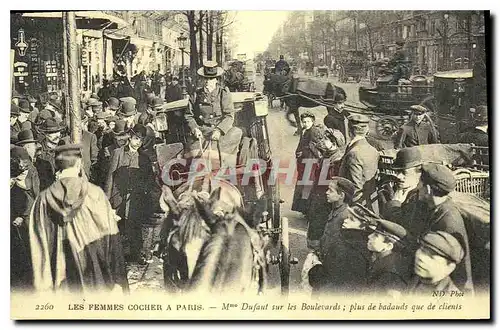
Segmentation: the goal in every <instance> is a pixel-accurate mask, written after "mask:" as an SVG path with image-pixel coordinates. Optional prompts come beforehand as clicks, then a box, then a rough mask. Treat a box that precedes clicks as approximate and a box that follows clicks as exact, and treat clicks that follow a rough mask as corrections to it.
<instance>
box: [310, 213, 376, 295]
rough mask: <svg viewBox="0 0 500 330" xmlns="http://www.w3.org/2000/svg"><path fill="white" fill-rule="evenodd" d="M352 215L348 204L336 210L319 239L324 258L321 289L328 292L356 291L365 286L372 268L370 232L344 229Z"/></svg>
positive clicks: (322, 259)
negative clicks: (323, 276) (369, 243)
mask: <svg viewBox="0 0 500 330" xmlns="http://www.w3.org/2000/svg"><path fill="white" fill-rule="evenodd" d="M349 216H350V212H349V208H348V206H347V204H343V205H341V206H340V207H338V208H337V209H335V210H333V211H332V213H331V214H330V216H329V218H328V222H327V224H326V226H325V231H324V233H323V236H322V237H321V240H320V251H321V261H322V263H323V266H324V269H325V272H326V274H325V278H324V281H323V283H322V288H321V289H322V291H324V292H325V293H349V292H350V293H354V292H358V291H359V290H360V289H361V290H362V288H364V287H366V283H367V275H368V270H369V264H370V262H369V251H368V249H367V248H366V240H367V233H366V232H365V231H361V230H356V229H342V223H343V221H344V220H345V219H346V218H348V217H349Z"/></svg>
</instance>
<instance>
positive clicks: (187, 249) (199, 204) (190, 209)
mask: <svg viewBox="0 0 500 330" xmlns="http://www.w3.org/2000/svg"><path fill="white" fill-rule="evenodd" d="M160 205H161V206H162V209H163V210H164V211H165V212H166V213H167V212H168V213H169V214H170V215H172V216H173V217H174V218H176V219H175V221H174V223H175V226H174V228H173V230H172V234H171V235H169V237H170V242H171V244H172V243H174V245H175V247H176V249H177V250H178V251H179V252H181V253H183V254H185V256H186V261H187V266H188V274H189V276H191V274H192V271H193V270H194V265H195V264H196V261H197V259H198V255H199V252H200V250H201V248H202V246H203V244H204V243H205V242H206V241H207V240H208V238H209V237H210V235H211V234H212V233H213V231H214V228H216V224H218V223H221V222H222V221H223V220H225V219H227V218H228V216H230V215H231V214H233V213H235V212H239V211H240V210H242V208H243V198H242V195H241V193H240V192H239V190H238V189H237V188H236V187H235V186H233V185H232V184H231V183H229V182H227V181H225V180H220V179H216V178H211V177H209V176H204V177H196V178H194V179H193V181H190V182H187V183H185V184H183V185H181V186H180V187H179V188H177V189H176V190H175V191H174V192H172V191H171V190H170V189H169V188H168V187H164V188H163V193H162V198H161V201H160Z"/></svg>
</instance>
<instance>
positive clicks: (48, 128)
mask: <svg viewBox="0 0 500 330" xmlns="http://www.w3.org/2000/svg"><path fill="white" fill-rule="evenodd" d="M38 129H39V130H40V131H41V132H43V133H56V132H60V131H62V130H63V129H64V126H63V125H61V123H59V122H58V121H57V120H56V119H54V118H47V120H45V121H44V122H42V124H41V125H40V126H39V128H38Z"/></svg>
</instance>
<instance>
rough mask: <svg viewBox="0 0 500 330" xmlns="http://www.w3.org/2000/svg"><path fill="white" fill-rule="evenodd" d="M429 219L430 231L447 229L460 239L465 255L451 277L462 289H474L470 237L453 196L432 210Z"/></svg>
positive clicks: (446, 230)
mask: <svg viewBox="0 0 500 330" xmlns="http://www.w3.org/2000/svg"><path fill="white" fill-rule="evenodd" d="M428 219H429V222H428V231H438V230H441V231H445V232H447V233H449V234H452V235H453V236H455V238H456V239H458V240H459V241H460V243H461V245H462V247H463V248H464V251H465V257H464V259H463V260H462V262H461V263H460V264H458V265H457V268H456V269H455V271H454V272H453V273H452V274H451V279H452V280H453V282H455V284H456V285H457V286H458V288H459V289H460V290H461V291H464V292H467V291H471V290H473V284H472V269H471V261H470V248H469V237H468V235H467V231H466V229H465V224H464V219H463V218H462V215H461V214H460V211H459V210H458V208H457V207H456V206H455V204H454V203H453V201H452V200H451V198H448V200H447V201H446V202H444V203H442V204H440V205H438V206H437V207H436V208H435V209H434V210H431V212H430V214H429V218H428Z"/></svg>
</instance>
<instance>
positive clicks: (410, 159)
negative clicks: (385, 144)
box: [392, 147, 422, 170]
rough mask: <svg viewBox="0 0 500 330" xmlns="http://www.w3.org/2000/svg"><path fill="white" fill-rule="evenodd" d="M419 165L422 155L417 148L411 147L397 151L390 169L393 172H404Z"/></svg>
mask: <svg viewBox="0 0 500 330" xmlns="http://www.w3.org/2000/svg"><path fill="white" fill-rule="evenodd" d="M419 165H422V155H421V154H420V151H419V150H418V149H417V148H415V147H412V148H404V149H401V150H399V151H398V153H397V154H396V159H395V160H394V163H393V164H392V168H393V169H394V170H406V169H409V168H412V167H415V166H419Z"/></svg>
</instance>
